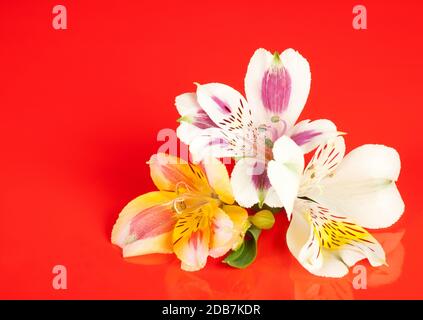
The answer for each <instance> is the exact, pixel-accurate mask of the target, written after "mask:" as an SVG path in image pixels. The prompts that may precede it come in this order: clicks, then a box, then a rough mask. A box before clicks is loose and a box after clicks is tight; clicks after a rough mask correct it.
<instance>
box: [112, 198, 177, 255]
mask: <svg viewBox="0 0 423 320" xmlns="http://www.w3.org/2000/svg"><path fill="white" fill-rule="evenodd" d="M174 198H175V194H174V193H169V192H160V191H156V192H150V193H146V194H144V195H142V196H140V197H138V198H136V199H134V200H132V201H131V202H130V203H128V205H127V206H126V207H125V208H124V209H123V210H122V212H121V213H120V214H119V218H118V220H117V221H116V223H115V225H114V227H113V230H112V243H113V244H116V245H118V246H120V247H121V248H123V256H124V257H130V256H135V255H141V254H148V253H169V252H172V243H171V234H172V230H173V227H174V225H175V222H176V217H175V212H174V210H173V202H172V200H173V199H174Z"/></svg>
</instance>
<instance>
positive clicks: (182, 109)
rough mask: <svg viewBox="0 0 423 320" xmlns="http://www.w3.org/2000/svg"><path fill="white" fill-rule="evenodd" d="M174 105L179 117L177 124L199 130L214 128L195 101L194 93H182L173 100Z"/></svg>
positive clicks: (214, 125) (195, 95) (213, 124)
mask: <svg viewBox="0 0 423 320" xmlns="http://www.w3.org/2000/svg"><path fill="white" fill-rule="evenodd" d="M175 105H176V109H177V110H178V113H179V114H180V115H181V118H180V119H179V120H178V121H179V122H186V123H189V124H192V125H194V126H195V127H197V128H199V129H206V128H210V127H216V124H215V123H214V122H213V121H212V120H211V119H210V117H209V116H208V115H207V113H206V112H205V111H204V110H203V108H201V106H200V104H199V103H198V101H197V94H196V93H194V92H191V93H184V94H181V95H179V96H177V97H176V98H175Z"/></svg>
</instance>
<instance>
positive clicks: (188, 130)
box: [176, 122, 203, 145]
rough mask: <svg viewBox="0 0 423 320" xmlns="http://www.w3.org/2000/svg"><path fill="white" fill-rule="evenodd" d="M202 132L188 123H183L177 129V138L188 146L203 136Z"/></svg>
mask: <svg viewBox="0 0 423 320" xmlns="http://www.w3.org/2000/svg"><path fill="white" fill-rule="evenodd" d="M202 130H203V129H200V128H198V127H196V126H194V125H192V124H190V123H188V122H181V123H180V124H179V126H178V128H177V129H176V136H177V137H178V138H179V139H180V140H181V141H182V142H183V143H185V144H186V145H190V144H191V142H192V140H194V139H195V138H196V137H198V136H199V135H200V134H201V132H202Z"/></svg>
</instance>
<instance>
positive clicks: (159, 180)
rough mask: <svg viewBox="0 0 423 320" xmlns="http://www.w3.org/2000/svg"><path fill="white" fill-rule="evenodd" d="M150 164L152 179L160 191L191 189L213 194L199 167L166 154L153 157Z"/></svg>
mask: <svg viewBox="0 0 423 320" xmlns="http://www.w3.org/2000/svg"><path fill="white" fill-rule="evenodd" d="M148 163H149V165H150V174H151V178H152V179H153V182H154V184H155V185H156V186H157V188H158V189H159V190H162V191H179V192H184V191H186V189H189V190H190V191H194V192H199V193H201V194H204V195H209V194H211V193H212V189H211V188H210V186H209V183H208V181H207V178H206V175H205V174H204V172H203V170H202V169H201V167H200V166H198V165H195V164H191V163H188V162H186V161H185V160H183V159H180V158H178V157H175V156H172V155H167V154H164V153H158V154H155V155H152V156H151V158H150V161H149V162H148Z"/></svg>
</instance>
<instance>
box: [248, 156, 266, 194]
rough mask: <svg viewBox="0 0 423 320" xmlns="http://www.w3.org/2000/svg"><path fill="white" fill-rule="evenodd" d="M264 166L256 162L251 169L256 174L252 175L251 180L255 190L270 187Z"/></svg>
mask: <svg viewBox="0 0 423 320" xmlns="http://www.w3.org/2000/svg"><path fill="white" fill-rule="evenodd" d="M264 166H265V164H264V163H261V162H256V164H255V166H254V169H253V171H256V172H257V174H254V173H253V175H252V176H251V180H252V181H253V184H254V187H255V188H256V189H257V190H267V189H269V188H270V187H271V185H270V181H269V178H268V177H267V170H266V168H265V167H264Z"/></svg>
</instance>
